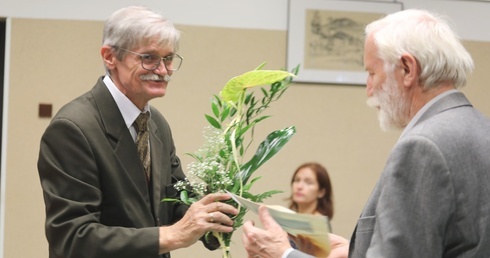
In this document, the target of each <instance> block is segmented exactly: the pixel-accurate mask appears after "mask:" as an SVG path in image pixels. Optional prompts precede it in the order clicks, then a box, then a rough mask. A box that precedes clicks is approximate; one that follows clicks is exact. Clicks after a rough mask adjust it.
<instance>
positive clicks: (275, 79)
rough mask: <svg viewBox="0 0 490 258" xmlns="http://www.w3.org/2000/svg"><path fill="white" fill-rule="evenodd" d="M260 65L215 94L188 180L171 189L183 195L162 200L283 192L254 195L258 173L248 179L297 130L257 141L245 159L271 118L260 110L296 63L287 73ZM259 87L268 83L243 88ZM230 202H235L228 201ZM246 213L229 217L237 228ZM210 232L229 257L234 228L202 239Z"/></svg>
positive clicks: (259, 199)
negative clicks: (263, 123) (258, 129)
mask: <svg viewBox="0 0 490 258" xmlns="http://www.w3.org/2000/svg"><path fill="white" fill-rule="evenodd" d="M264 65H265V64H262V65H260V66H259V67H258V68H256V69H255V70H252V71H249V72H246V73H244V74H242V75H240V76H237V77H234V78H232V79H231V80H229V81H228V83H227V84H226V85H225V86H224V88H223V89H222V91H221V92H220V95H219V96H218V95H214V96H213V97H214V98H213V101H212V103H211V110H212V114H210V115H208V114H205V117H206V120H207V121H208V123H209V125H208V126H207V127H206V128H205V130H204V138H205V143H204V145H203V147H202V148H200V149H199V150H198V151H196V152H195V153H192V154H189V153H188V154H189V155H191V156H192V157H193V158H194V159H195V161H194V162H192V163H190V164H189V166H188V175H187V178H186V179H185V180H184V181H180V182H177V183H176V184H175V188H176V189H177V190H178V191H180V193H181V194H180V198H179V199H178V200H177V199H164V201H179V202H183V203H186V204H189V205H190V204H192V203H194V202H196V201H197V200H199V199H200V198H201V197H203V196H205V195H206V194H209V193H216V192H225V191H229V192H231V193H234V194H236V195H239V196H241V197H243V198H246V199H249V200H251V201H254V202H262V200H263V199H265V198H268V197H270V196H272V195H273V194H277V193H280V192H281V191H277V190H270V191H267V192H264V193H260V194H252V193H251V192H250V188H251V186H252V185H253V184H254V182H256V181H257V180H258V179H259V178H260V177H255V178H252V179H251V180H250V178H251V177H252V174H253V173H254V172H255V171H256V170H257V169H258V168H259V167H260V166H261V165H263V164H264V163H265V162H266V161H268V160H269V159H270V158H271V157H272V156H274V155H275V154H276V153H277V152H279V150H280V149H281V148H282V147H283V146H284V144H286V143H287V142H288V141H289V140H290V138H291V137H292V136H293V135H294V133H295V132H296V131H295V127H294V126H291V127H287V128H284V129H281V130H277V131H274V132H272V133H270V134H269V135H268V136H267V137H266V139H265V140H264V141H262V143H260V145H259V147H258V149H257V150H256V152H255V155H253V157H252V158H251V159H250V160H249V161H247V162H244V161H243V159H244V156H245V153H246V152H247V149H248V148H249V147H250V146H251V143H252V141H253V139H254V129H255V126H256V125H257V124H258V123H259V122H261V121H263V120H264V119H267V118H269V117H270V116H266V115H262V113H263V112H264V111H265V110H266V109H267V108H268V107H269V105H270V104H271V103H272V102H274V101H276V100H278V99H279V98H280V97H281V96H282V94H283V93H284V92H285V91H286V90H287V88H288V86H289V85H290V84H291V82H292V78H293V77H294V76H295V75H296V74H297V72H298V67H296V68H295V69H293V71H292V72H291V73H290V72H287V71H283V70H262V67H263V66H264ZM263 85H269V87H261V88H260V91H249V92H247V90H248V89H250V88H252V87H256V86H263ZM257 92H259V93H260V92H261V96H259V97H257V96H255V94H256V93H257ZM229 203H230V204H232V205H234V206H235V207H237V206H238V204H237V203H235V202H234V201H232V200H230V201H229ZM245 213H246V210H245V209H244V208H241V207H239V213H238V214H237V215H236V216H234V217H233V218H232V219H233V220H234V228H235V229H237V228H239V227H240V226H242V224H243V217H244V215H245ZM208 234H213V235H214V236H215V237H216V238H217V239H218V241H219V243H220V248H221V250H222V257H223V258H229V257H230V241H231V236H232V234H233V232H231V233H217V232H208V233H207V235H206V237H208Z"/></svg>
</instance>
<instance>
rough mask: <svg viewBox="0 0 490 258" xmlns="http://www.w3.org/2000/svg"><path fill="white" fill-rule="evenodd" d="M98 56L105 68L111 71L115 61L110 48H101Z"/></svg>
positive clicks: (105, 46)
mask: <svg viewBox="0 0 490 258" xmlns="http://www.w3.org/2000/svg"><path fill="white" fill-rule="evenodd" d="M100 55H101V56H102V60H103V61H104V64H105V66H107V68H109V70H112V69H113V68H114V67H115V66H116V61H117V59H116V55H115V54H114V51H112V47H111V46H107V45H104V46H102V48H101V49H100Z"/></svg>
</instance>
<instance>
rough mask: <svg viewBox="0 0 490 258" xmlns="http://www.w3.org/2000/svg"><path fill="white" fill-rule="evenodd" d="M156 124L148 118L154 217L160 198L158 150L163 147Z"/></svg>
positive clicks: (160, 168) (156, 213) (159, 159)
mask: <svg viewBox="0 0 490 258" xmlns="http://www.w3.org/2000/svg"><path fill="white" fill-rule="evenodd" d="M157 131H158V129H157V126H156V124H155V123H154V122H153V120H150V148H151V151H150V155H151V171H152V173H151V182H152V187H153V200H152V201H153V213H154V214H155V217H156V218H158V217H159V214H158V210H159V209H158V207H159V206H160V200H161V198H162V197H161V195H160V193H161V187H162V186H161V184H160V182H161V173H159V172H160V171H162V166H163V164H162V160H163V158H162V157H161V155H163V154H162V153H161V151H160V150H162V149H163V142H162V141H161V139H160V138H159V137H158V136H157Z"/></svg>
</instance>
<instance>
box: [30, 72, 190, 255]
mask: <svg viewBox="0 0 490 258" xmlns="http://www.w3.org/2000/svg"><path fill="white" fill-rule="evenodd" d="M101 79H102V78H101ZM101 79H99V80H98V81H97V83H96V85H95V86H94V88H93V89H92V90H91V91H89V92H87V93H85V94H84V95H82V96H80V97H79V98H77V99H75V100H73V101H71V102H70V103H68V104H67V105H65V106H64V107H62V108H61V110H60V111H59V112H58V113H57V114H56V116H55V117H54V118H53V120H52V122H51V123H50V125H49V126H48V128H47V129H46V131H45V133H44V135H43V137H42V140H41V147H40V153H39V160H38V171H39V175H40V179H41V185H42V188H43V193H44V201H45V205H46V237H47V239H48V242H49V253H50V257H51V258H54V257H67V258H79V257H90V258H98V257H100V258H111V257H114V258H116V257H117V258H121V257H145V258H146V257H147V258H150V257H151V258H155V257H160V256H159V255H158V248H159V246H158V234H159V232H158V227H157V226H159V225H167V224H171V223H172V222H174V221H175V220H177V219H178V218H180V216H181V215H182V214H177V213H183V210H182V212H179V209H180V208H184V209H185V207H182V206H175V205H173V204H170V203H162V202H161V201H160V200H161V199H162V198H164V197H166V196H168V195H169V194H170V195H175V194H176V192H175V191H173V187H171V186H170V185H171V184H172V183H173V182H175V180H180V179H183V178H184V173H183V172H182V169H181V165H180V161H179V159H178V157H177V156H176V155H175V147H174V143H173V140H172V135H171V131H170V127H169V125H168V124H167V122H166V121H165V119H164V117H163V116H162V115H161V114H160V113H159V112H158V111H157V110H156V109H155V108H151V121H150V123H149V127H150V142H151V159H152V164H151V166H152V169H151V171H152V175H151V176H152V179H151V184H152V187H151V190H149V189H148V187H147V185H146V180H145V176H144V172H143V167H142V165H141V162H140V160H139V156H138V153H137V150H136V145H135V143H134V141H133V139H132V137H131V134H130V133H129V130H128V128H127V127H126V124H125V123H124V120H123V117H122V115H121V113H120V111H119V109H118V107H117V105H116V103H115V101H114V100H113V98H112V96H111V94H110V92H109V91H108V89H107V87H106V86H105V85H104V83H103V82H102V80H101ZM165 256H166V255H165Z"/></svg>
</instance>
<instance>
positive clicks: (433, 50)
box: [365, 9, 474, 89]
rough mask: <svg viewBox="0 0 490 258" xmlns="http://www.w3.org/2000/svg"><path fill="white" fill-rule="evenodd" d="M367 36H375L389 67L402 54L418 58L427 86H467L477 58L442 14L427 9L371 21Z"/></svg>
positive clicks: (375, 41)
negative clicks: (451, 84)
mask: <svg viewBox="0 0 490 258" xmlns="http://www.w3.org/2000/svg"><path fill="white" fill-rule="evenodd" d="M365 34H366V36H370V35H373V38H374V43H375V44H376V46H377V48H378V56H379V57H380V58H381V59H382V60H383V61H384V62H385V70H390V69H392V68H393V67H394V66H395V64H396V63H397V62H398V61H399V60H400V57H401V56H402V54H405V53H408V54H410V55H412V56H414V57H415V58H416V59H417V62H418V64H419V66H420V68H421V73H420V79H421V83H422V84H423V85H424V89H430V88H435V87H437V86H438V85H439V84H440V83H441V82H443V81H451V82H453V83H454V86H455V87H456V88H459V87H462V86H464V85H466V76H467V73H470V72H472V71H473V69H474V64H473V59H472V58H471V55H470V54H469V53H468V51H467V50H466V49H465V48H464V46H463V45H462V43H461V41H460V39H459V37H458V35H457V34H456V33H455V32H454V30H453V29H452V28H451V26H450V24H449V22H448V21H447V20H445V19H444V18H443V17H442V16H438V15H436V14H433V13H430V12H428V11H424V10H414V9H409V10H404V11H400V12H397V13H393V14H390V15H387V16H386V17H384V18H382V19H379V20H377V21H374V22H372V23H370V24H369V25H368V26H366V29H365Z"/></svg>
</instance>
